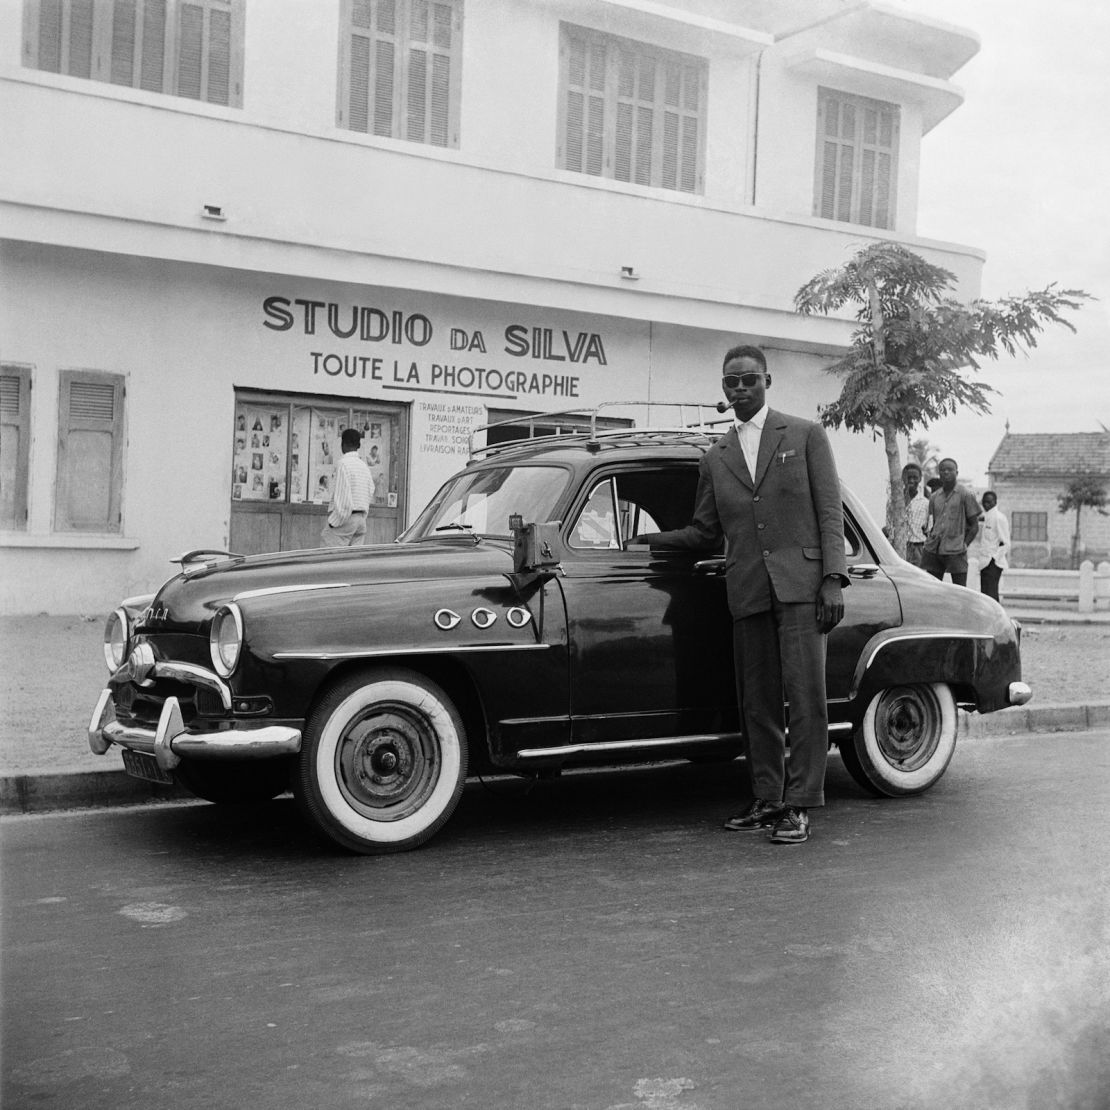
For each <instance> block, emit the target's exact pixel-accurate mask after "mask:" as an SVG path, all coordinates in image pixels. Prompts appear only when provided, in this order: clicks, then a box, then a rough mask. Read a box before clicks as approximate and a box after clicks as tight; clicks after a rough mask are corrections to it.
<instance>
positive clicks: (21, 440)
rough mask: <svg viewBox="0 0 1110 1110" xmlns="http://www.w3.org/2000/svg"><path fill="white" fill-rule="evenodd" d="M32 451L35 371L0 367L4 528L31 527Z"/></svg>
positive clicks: (0, 482)
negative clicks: (30, 469) (29, 504)
mask: <svg viewBox="0 0 1110 1110" xmlns="http://www.w3.org/2000/svg"><path fill="white" fill-rule="evenodd" d="M30 451H31V371H30V368H29V367H26V366H2V367H0V528H2V529H7V530H22V529H24V528H26V527H27V474H28V460H29V458H30Z"/></svg>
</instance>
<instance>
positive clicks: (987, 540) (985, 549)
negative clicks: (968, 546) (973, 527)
mask: <svg viewBox="0 0 1110 1110" xmlns="http://www.w3.org/2000/svg"><path fill="white" fill-rule="evenodd" d="M977 547H978V550H977V552H976V554H977V555H978V557H979V563H980V565H981V566H984V567H985V566H986V565H987V563H989V562H990V561H991V559H993V560H994V562H995V565H996V566H997V567H998V568H999V570H1005V569H1006V568H1007V567H1008V566H1009V565H1010V561H1009V558H1008V556H1009V554H1010V522H1009V521H1008V520H1007V519H1006V518H1005V516H1003V514H1002V513H1001V512H999V510H998V506H997V505H995V507H994V508H993V509H988V510H987V511H986V512H985V513H984V514H983V523H982V524H981V525H979V538H978V544H977Z"/></svg>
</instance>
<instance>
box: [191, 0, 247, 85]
mask: <svg viewBox="0 0 1110 1110" xmlns="http://www.w3.org/2000/svg"><path fill="white" fill-rule="evenodd" d="M237 8H238V10H236V9H237ZM237 15H241V3H240V5H235V4H233V3H232V0H180V2H179V4H178V13H177V85H176V89H175V91H176V93H177V95H178V96H186V97H189V98H191V99H193V100H204V101H207V102H208V103H209V104H230V105H235V106H238V105H239V104H240V103H241V98H240V89H241V83H240V80H239V77H238V73H237V72H233V69H234V70H236V71H237V69H238V67H237V66H234V65H233V63H234V61H235V59H236V57H237V50H238V41H236V39H237V36H236V34H235V29H236V24H237V22H238V20H237V19H236V16H237ZM238 39H239V41H241V35H240V36H238Z"/></svg>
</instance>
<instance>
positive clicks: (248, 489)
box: [231, 402, 289, 501]
mask: <svg viewBox="0 0 1110 1110" xmlns="http://www.w3.org/2000/svg"><path fill="white" fill-rule="evenodd" d="M288 454H289V408H288V406H287V405H274V406H270V405H262V404H244V403H242V402H240V403H238V404H236V406H235V448H234V451H233V453H232V462H231V468H232V474H231V497H232V500H234V501H284V500H285V483H286V473H287V467H288Z"/></svg>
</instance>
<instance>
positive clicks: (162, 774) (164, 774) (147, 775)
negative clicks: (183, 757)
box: [120, 748, 173, 783]
mask: <svg viewBox="0 0 1110 1110" xmlns="http://www.w3.org/2000/svg"><path fill="white" fill-rule="evenodd" d="M120 750H121V751H122V752H123V769H124V770H125V771H126V772H127V773H128V774H129V775H132V776H134V777H135V778H137V779H146V780H147V781H148V782H165V783H172V782H173V775H171V774H170V773H169V771H163V770H162V768H161V767H159V766H158V760H156V759H155V758H154V756H152V755H147V754H146V752H133V751H131V749H130V748H122V749H120Z"/></svg>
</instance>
